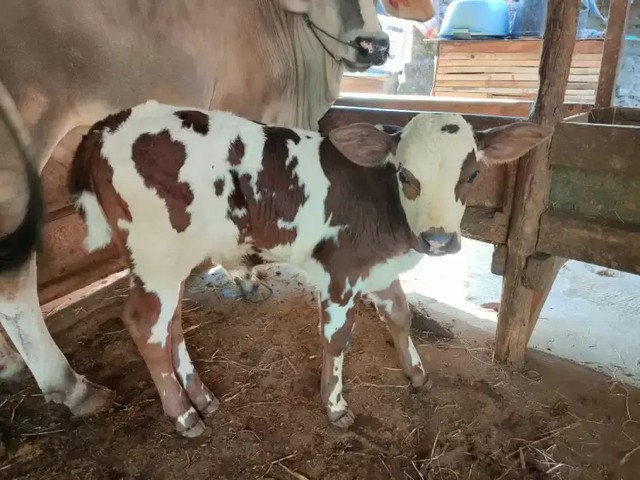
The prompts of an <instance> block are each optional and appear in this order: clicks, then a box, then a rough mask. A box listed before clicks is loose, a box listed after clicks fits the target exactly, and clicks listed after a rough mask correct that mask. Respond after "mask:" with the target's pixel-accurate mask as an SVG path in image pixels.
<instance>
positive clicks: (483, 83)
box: [438, 77, 597, 95]
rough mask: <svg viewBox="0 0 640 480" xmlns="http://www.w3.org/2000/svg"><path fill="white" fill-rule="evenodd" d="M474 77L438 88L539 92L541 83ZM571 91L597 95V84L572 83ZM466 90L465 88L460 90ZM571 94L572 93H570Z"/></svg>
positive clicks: (441, 82) (447, 81) (448, 81)
mask: <svg viewBox="0 0 640 480" xmlns="http://www.w3.org/2000/svg"><path fill="white" fill-rule="evenodd" d="M472 78H473V77H469V80H442V81H439V82H438V88H450V87H471V88H476V89H478V88H480V87H491V88H500V89H502V88H515V89H518V88H526V89H527V90H533V91H535V92H537V91H538V90H537V89H538V86H539V82H537V81H533V80H519V81H515V82H511V81H509V80H472ZM569 85H570V87H571V90H573V91H577V92H580V94H582V93H583V92H584V93H586V94H589V95H595V90H596V87H597V84H596V83H595V82H585V83H580V82H571V83H570V84H569ZM460 90H464V88H460ZM569 93H570V92H569Z"/></svg>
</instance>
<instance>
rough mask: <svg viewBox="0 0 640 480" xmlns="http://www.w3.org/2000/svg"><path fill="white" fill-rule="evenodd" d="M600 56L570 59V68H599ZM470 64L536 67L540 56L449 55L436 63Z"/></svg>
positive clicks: (455, 65) (439, 64)
mask: <svg viewBox="0 0 640 480" xmlns="http://www.w3.org/2000/svg"><path fill="white" fill-rule="evenodd" d="M601 58H602V56H600V55H598V56H597V57H594V58H593V59H592V60H580V59H574V60H572V61H571V68H572V69H573V68H597V69H600V63H601V62H600V60H601ZM470 64H472V65H476V64H477V65H486V66H488V67H499V66H503V65H505V66H509V65H512V66H514V67H533V68H538V65H539V64H540V58H539V57H538V58H535V59H521V58H518V57H515V58H511V59H507V58H503V56H502V55H492V56H491V57H489V58H486V59H476V58H451V57H440V61H439V63H438V68H440V67H458V66H459V67H465V66H469V65H470Z"/></svg>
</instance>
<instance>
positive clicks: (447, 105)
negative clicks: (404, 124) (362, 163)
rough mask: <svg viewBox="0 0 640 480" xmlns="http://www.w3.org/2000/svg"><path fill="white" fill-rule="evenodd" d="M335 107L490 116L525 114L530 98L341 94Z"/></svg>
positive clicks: (578, 109) (570, 109)
mask: <svg viewBox="0 0 640 480" xmlns="http://www.w3.org/2000/svg"><path fill="white" fill-rule="evenodd" d="M334 105H335V107H357V108H365V109H366V108H369V109H373V110H381V109H382V110H405V111H424V112H456V113H467V114H472V115H484V116H490V117H496V116H498V117H512V118H516V117H527V116H529V112H530V111H531V102H530V101H517V100H470V99H463V98H459V97H458V98H455V99H444V98H436V97H432V96H428V97H427V96H418V95H376V96H372V95H344V96H341V97H340V98H338V100H336V102H335V103H334ZM588 112H589V106H588V105H582V104H565V105H564V112H563V117H570V116H572V115H578V114H582V113H588Z"/></svg>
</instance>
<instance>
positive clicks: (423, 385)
mask: <svg viewBox="0 0 640 480" xmlns="http://www.w3.org/2000/svg"><path fill="white" fill-rule="evenodd" d="M409 380H411V389H412V390H415V391H417V390H425V391H429V390H431V387H433V382H432V381H431V377H430V376H429V374H428V373H427V372H419V373H415V374H413V375H409Z"/></svg>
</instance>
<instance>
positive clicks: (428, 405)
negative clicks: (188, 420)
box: [0, 265, 640, 480]
mask: <svg viewBox="0 0 640 480" xmlns="http://www.w3.org/2000/svg"><path fill="white" fill-rule="evenodd" d="M269 270H270V271H269V274H268V276H267V277H266V281H267V282H269V285H270V286H271V287H272V288H273V289H274V295H273V297H272V298H270V299H269V300H267V301H266V302H264V303H262V304H252V303H248V302H245V301H242V300H239V299H238V298H234V296H233V295H232V294H229V290H228V288H229V286H228V285H222V284H221V283H220V281H221V280H220V278H221V277H219V276H208V275H206V274H205V275H202V276H198V277H193V278H191V280H190V282H189V283H190V285H189V286H188V289H187V293H186V298H185V300H184V305H183V308H184V312H185V315H184V322H185V335H186V338H187V343H188V345H189V348H190V350H191V352H192V357H193V358H194V360H195V361H196V362H197V366H198V368H199V371H200V373H201V376H202V379H203V380H204V381H205V382H206V383H207V384H208V386H209V387H210V388H211V389H212V390H213V391H214V393H215V394H216V395H217V396H218V397H219V398H220V399H221V401H222V405H221V407H220V409H219V410H218V412H217V413H216V415H214V417H213V418H212V419H211V421H210V422H209V425H208V428H207V430H206V431H205V433H204V434H203V435H202V436H200V437H198V438H197V439H194V440H186V439H183V438H180V437H178V436H177V435H176V434H175V433H174V432H173V427H172V425H171V423H170V422H167V421H166V418H165V417H164V415H163V413H162V408H161V405H160V401H159V398H158V397H157V393H156V391H155V388H154V386H153V383H152V382H151V379H150V378H149V376H148V373H147V369H146V368H145V366H144V364H143V362H142V359H141V358H140V357H139V355H138V353H137V351H136V348H135V346H134V345H133V343H132V341H131V340H130V338H129V336H128V334H127V333H126V331H125V330H124V327H123V326H122V324H121V322H120V320H119V316H120V314H121V313H122V301H123V297H124V296H126V291H127V280H126V279H124V280H123V281H121V282H119V283H116V284H114V285H113V286H112V287H110V288H108V289H106V290H103V291H101V292H99V293H98V294H97V295H94V296H93V297H89V298H87V299H85V300H83V301H82V302H80V303H78V304H75V305H73V306H71V307H69V308H67V309H66V310H63V311H61V312H58V313H56V314H54V315H53V316H52V317H51V318H49V320H48V321H49V322H52V323H54V322H59V321H65V320H68V317H69V316H71V317H77V318H78V319H80V321H78V322H77V323H75V325H74V326H73V327H72V328H71V329H70V330H67V331H64V332H62V333H60V334H58V336H57V341H58V342H59V344H60V345H61V347H62V348H63V351H64V352H65V353H66V354H67V355H68V356H69V359H70V361H71V364H72V365H73V366H74V367H75V368H76V369H77V370H78V371H79V372H81V373H83V374H86V375H87V376H88V378H90V379H91V380H94V381H98V382H100V383H101V384H104V385H106V386H108V387H109V388H113V389H115V391H116V392H117V398H116V402H117V403H116V405H115V406H114V407H113V408H112V409H111V411H109V412H106V413H103V414H100V415H97V416H95V417H90V418H83V419H80V418H73V417H72V416H71V415H70V414H69V413H68V411H67V410H66V409H65V408H64V407H62V406H59V405H53V404H44V403H43V399H42V397H41V396H39V395H37V392H38V390H37V388H36V386H35V384H34V383H33V381H32V380H29V381H28V382H27V383H25V384H23V385H2V386H0V429H1V432H2V439H3V440H4V442H5V445H4V450H5V452H4V454H3V456H2V457H0V478H2V479H4V478H7V479H9V478H12V479H25V480H26V479H29V480H35V479H47V480H49V479H76V478H77V479H83V480H85V479H86V480H93V479H95V480H98V479H100V480H102V479H149V478H153V479H159V480H160V479H174V478H181V479H185V480H190V479H194V480H195V479H202V478H215V479H257V478H263V479H264V478H273V479H283V480H284V479H292V478H297V479H305V478H306V479H310V480H311V479H329V480H343V479H345V480H346V479H367V480H369V479H374V480H375V479H389V478H393V479H398V480H400V479H416V480H417V479H421V478H425V479H434V480H435V479H443V480H449V479H478V480H495V479H498V478H502V479H507V480H508V479H522V478H526V479H547V478H549V479H552V478H557V479H594V480H595V479H598V480H600V479H605V478H616V479H620V478H621V479H625V480H627V479H629V480H631V479H636V478H637V472H638V471H640V449H638V445H639V444H640V423H638V421H640V392H639V391H637V390H633V389H632V388H630V387H625V386H624V385H621V384H619V383H616V382H615V379H611V378H606V377H604V376H601V375H599V374H597V373H594V372H592V371H590V370H587V369H586V368H583V367H580V366H577V365H575V364H572V363H569V362H565V361H562V360H560V359H558V358H555V357H552V356H548V355H545V354H542V353H538V352H531V354H530V356H529V361H528V364H527V370H526V371H525V372H523V373H513V372H509V371H508V370H506V369H504V368H502V367H500V366H497V365H495V364H493V362H492V360H491V350H490V347H491V344H490V341H491V339H490V337H487V336H486V335H485V334H483V333H480V332H475V331H473V330H471V329H464V331H458V332H456V335H457V338H456V339H449V340H443V339H436V340H430V339H429V338H428V337H425V338H418V337H415V336H414V340H415V341H416V344H417V345H418V347H417V348H418V349H419V351H420V353H421V354H422V356H423V359H424V360H425V366H426V367H427V368H428V369H429V370H430V371H431V374H432V378H433V381H434V387H433V389H432V390H431V391H427V392H425V391H418V392H414V391H412V389H410V388H409V387H408V381H407V380H406V379H405V377H404V375H403V374H402V372H401V371H400V370H399V369H398V368H397V366H398V364H397V360H396V359H395V357H394V355H395V351H394V349H393V346H392V345H391V340H390V337H389V336H388V334H387V332H386V331H385V328H384V325H383V324H382V322H380V321H379V320H378V318H377V316H376V315H375V312H374V310H373V309H372V308H370V307H368V306H366V305H364V304H361V305H360V307H359V314H358V319H357V324H356V329H355V332H354V341H353V345H352V346H351V349H350V351H349V353H348V355H347V357H346V361H345V364H346V366H345V367H346V368H345V383H346V389H348V390H349V398H350V400H351V406H352V409H353V410H354V412H355V413H356V415H357V419H356V423H355V424H354V425H353V427H352V428H351V429H349V430H347V431H339V430H336V429H334V428H331V427H329V426H328V425H327V419H326V415H325V412H324V411H323V409H322V408H321V407H320V406H319V403H318V396H319V382H320V379H319V365H320V362H319V361H318V356H319V355H320V354H321V344H320V340H319V335H318V328H317V324H316V322H317V311H316V303H315V301H314V300H313V294H312V292H311V291H309V290H308V289H306V287H305V284H304V280H303V278H302V277H300V276H298V275H296V274H295V273H292V272H291V271H289V270H288V269H286V268H284V267H282V266H275V265H274V266H271V267H269ZM61 317H63V318H61ZM64 317H66V319H65V318H64ZM458 324H460V322H459V321H458V322H456V325H458ZM634 442H635V443H634ZM0 454H2V449H0Z"/></svg>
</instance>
